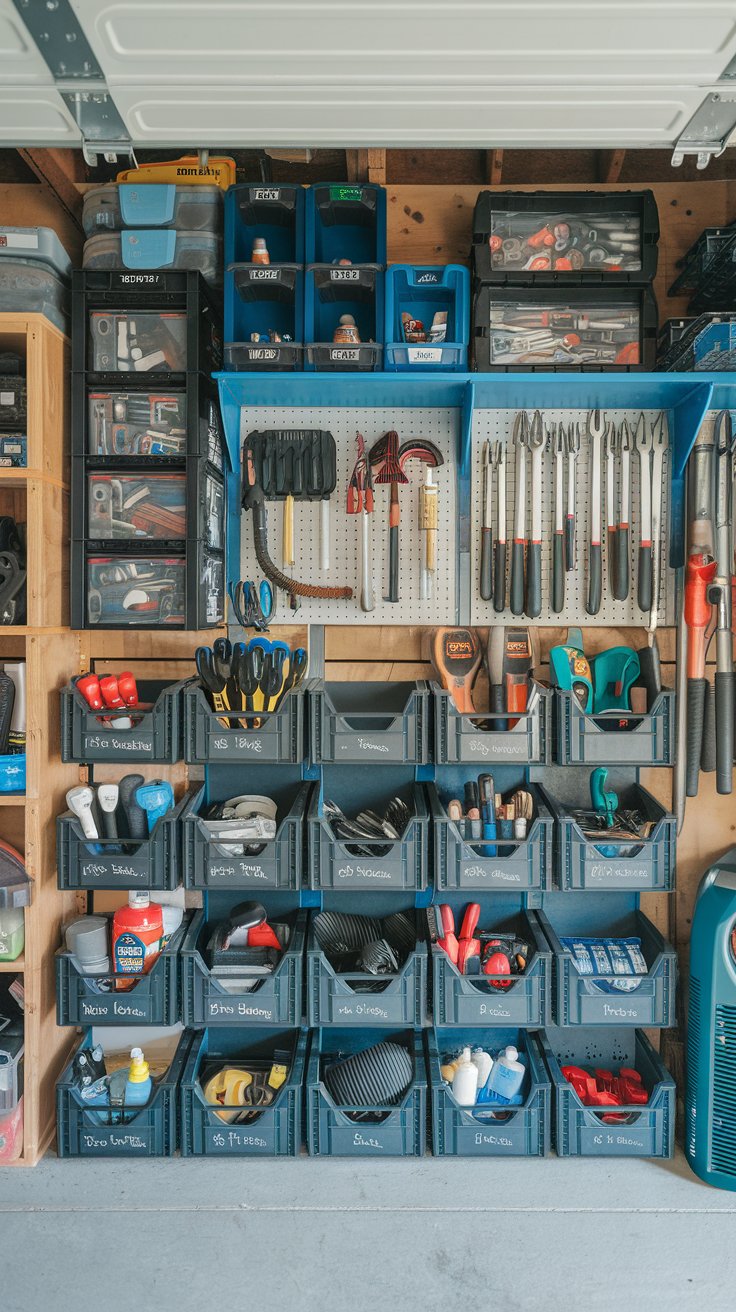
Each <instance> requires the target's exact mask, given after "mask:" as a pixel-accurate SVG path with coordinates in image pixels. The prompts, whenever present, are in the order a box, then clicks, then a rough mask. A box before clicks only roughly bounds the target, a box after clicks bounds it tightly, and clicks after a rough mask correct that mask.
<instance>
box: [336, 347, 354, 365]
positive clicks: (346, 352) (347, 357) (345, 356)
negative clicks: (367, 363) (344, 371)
mask: <svg viewBox="0 0 736 1312" xmlns="http://www.w3.org/2000/svg"><path fill="white" fill-rule="evenodd" d="M329 356H330V359H331V360H342V361H345V362H346V363H353V364H357V362H358V361H359V360H360V347H359V346H331V347H330V348H329Z"/></svg>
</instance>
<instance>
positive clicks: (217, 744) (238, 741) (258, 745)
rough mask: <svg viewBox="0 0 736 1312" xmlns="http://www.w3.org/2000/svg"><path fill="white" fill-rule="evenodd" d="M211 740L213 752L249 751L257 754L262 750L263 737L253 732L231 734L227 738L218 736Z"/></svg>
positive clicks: (254, 754)
mask: <svg viewBox="0 0 736 1312" xmlns="http://www.w3.org/2000/svg"><path fill="white" fill-rule="evenodd" d="M211 742H212V750H213V752H250V753H251V754H252V755H253V756H258V755H260V753H261V752H262V751H263V739H262V738H259V737H257V736H256V735H255V734H251V735H250V736H248V735H246V734H244V733H243V734H232V735H231V736H230V737H229V738H223V737H222V736H220V737H218V738H213V739H212V740H211Z"/></svg>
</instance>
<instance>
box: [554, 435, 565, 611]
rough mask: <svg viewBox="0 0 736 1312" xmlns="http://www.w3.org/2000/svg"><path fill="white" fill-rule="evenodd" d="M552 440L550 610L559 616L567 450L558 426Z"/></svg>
mask: <svg viewBox="0 0 736 1312" xmlns="http://www.w3.org/2000/svg"><path fill="white" fill-rule="evenodd" d="M553 440H554V505H555V522H554V526H553V527H554V532H553V535H552V609H553V611H554V613H555V615H559V613H560V611H561V610H564V607H565V512H564V486H563V484H564V473H565V464H564V453H565V450H566V449H567V438H566V436H565V429H564V427H563V425H562V424H560V426H559V428H558V430H557V433H556V435H555V436H554V438H553Z"/></svg>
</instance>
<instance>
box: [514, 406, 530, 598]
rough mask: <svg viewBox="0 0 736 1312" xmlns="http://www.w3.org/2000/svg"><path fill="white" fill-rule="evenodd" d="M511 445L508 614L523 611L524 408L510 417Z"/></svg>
mask: <svg viewBox="0 0 736 1312" xmlns="http://www.w3.org/2000/svg"><path fill="white" fill-rule="evenodd" d="M513 442H514V446H515V448H516V487H515V489H514V495H515V497H516V507H515V511H514V540H513V542H512V544H511V598H510V600H511V613H512V614H513V615H523V613H524V592H525V588H524V557H525V554H526V450H527V446H528V445H529V420H528V419H527V414H526V410H520V411H519V413H518V414H517V416H516V419H515V420H514V437H513Z"/></svg>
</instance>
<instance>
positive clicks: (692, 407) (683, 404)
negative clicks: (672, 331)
mask: <svg viewBox="0 0 736 1312" xmlns="http://www.w3.org/2000/svg"><path fill="white" fill-rule="evenodd" d="M712 404H713V383H710V382H707V383H706V382H702V383H696V384H695V386H694V387H692V388H691V389H690V390H689V391H688V392H686V393H685V395H684V396H683V398H682V400H681V401H678V402H677V404H676V405H675V406H674V407H673V410H672V441H671V453H672V465H671V475H670V486H671V502H670V504H671V510H670V548H669V553H670V558H669V563H670V567H671V568H672V569H679V568H681V566H683V565H684V564H685V530H686V523H687V507H686V505H685V470H686V468H687V462H688V457H689V456H690V452H691V451H692V449H693V447H694V445H695V440H696V438H697V436H698V433H699V431H700V426H701V424H702V422H703V420H704V419H705V416H706V415H707V413H708V411H709V410H710V409H711V408H712Z"/></svg>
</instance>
